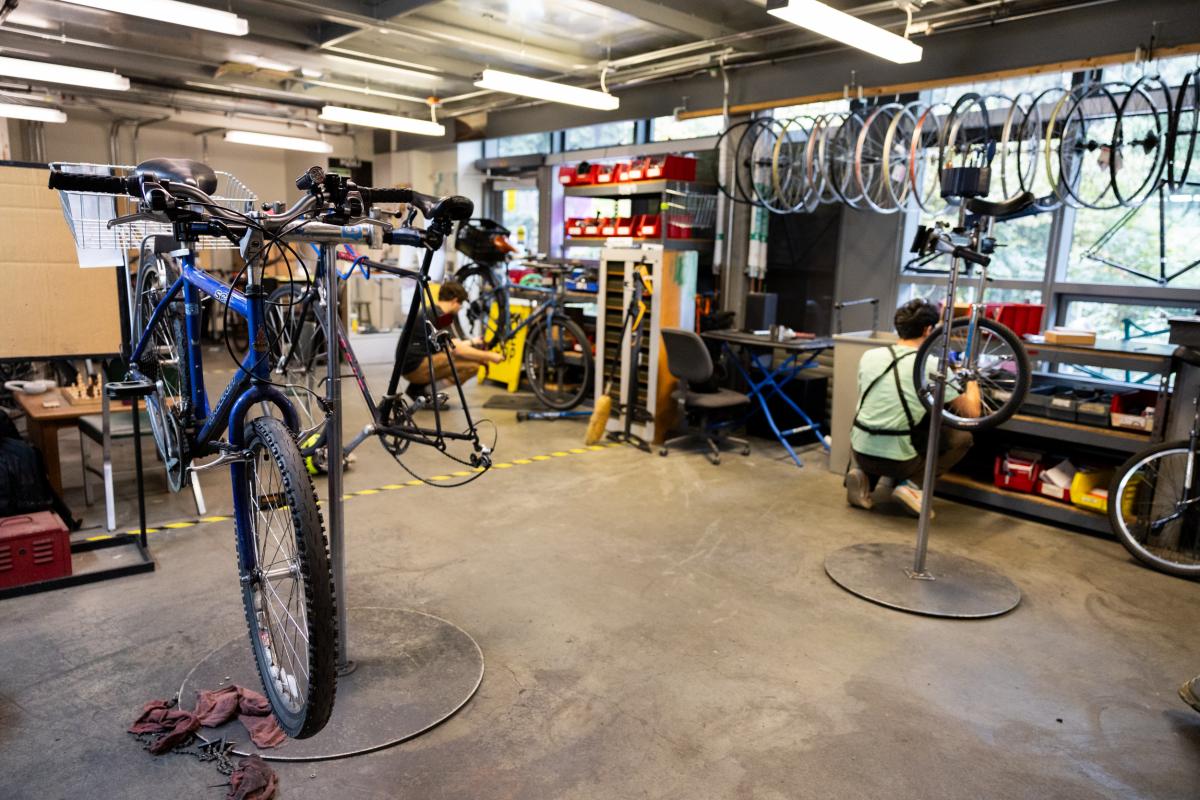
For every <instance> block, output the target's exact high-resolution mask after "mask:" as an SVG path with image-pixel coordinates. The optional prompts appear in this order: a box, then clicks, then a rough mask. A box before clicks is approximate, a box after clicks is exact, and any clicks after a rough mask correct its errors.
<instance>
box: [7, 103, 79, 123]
mask: <svg viewBox="0 0 1200 800" xmlns="http://www.w3.org/2000/svg"><path fill="white" fill-rule="evenodd" d="M0 117H8V118H10V119H31V120H34V121H35V122H66V121H67V115H66V114H64V113H63V112H61V111H59V110H58V109H57V108H46V107H45V106H23V105H20V104H18V103H0Z"/></svg>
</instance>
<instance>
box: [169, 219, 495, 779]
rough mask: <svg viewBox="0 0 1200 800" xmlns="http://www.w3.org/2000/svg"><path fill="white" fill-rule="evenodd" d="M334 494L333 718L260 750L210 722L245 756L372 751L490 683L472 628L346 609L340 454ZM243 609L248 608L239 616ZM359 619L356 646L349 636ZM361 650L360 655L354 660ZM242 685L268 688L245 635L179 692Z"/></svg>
mask: <svg viewBox="0 0 1200 800" xmlns="http://www.w3.org/2000/svg"><path fill="white" fill-rule="evenodd" d="M336 250H337V245H336V243H328V242H327V243H324V244H323V246H322V249H321V259H322V266H323V268H324V280H325V282H324V284H323V285H322V287H321V288H322V290H323V291H324V293H325V297H326V311H327V313H328V316H327V317H326V319H325V322H326V330H327V331H337V330H338V319H339V317H338V277H337V261H336ZM329 339H330V343H331V345H335V346H336V347H335V346H331V347H330V348H329V354H330V357H329V358H328V359H327V361H328V373H327V380H326V384H325V401H326V403H327V404H328V405H329V408H330V412H331V413H330V414H329V416H328V420H327V422H326V423H325V424H326V426H327V427H326V443H327V446H328V448H329V450H328V452H329V453H339V452H341V449H342V417H343V409H342V405H341V394H342V393H341V380H340V379H341V374H340V373H341V361H342V360H341V357H340V348H341V341H340V339H339V337H338V336H337V335H336V334H335V335H331V336H330V337H329ZM327 461H328V462H329V472H328V484H327V495H326V498H325V500H324V502H322V504H321V510H322V513H323V514H324V516H325V525H326V529H327V530H328V531H329V551H330V558H331V562H332V564H331V565H332V569H333V582H334V589H335V592H336V597H337V609H338V620H337V624H338V685H337V700H336V702H335V703H334V707H333V716H332V717H330V720H329V724H327V725H326V726H325V728H324V729H323V730H322V731H321V732H320V733H318V734H317V735H316V736H313V737H311V738H308V739H289V740H287V741H286V742H285V743H284V744H283V745H281V746H280V747H278V748H272V749H268V750H260V749H259V748H257V747H255V746H254V744H253V743H252V742H250V741H249V740H248V738H249V737H248V736H247V735H246V733H245V731H244V730H242V728H241V724H240V723H238V722H236V721H234V722H231V723H228V724H226V725H225V726H222V727H221V728H218V729H216V730H215V731H208V730H207V729H205V731H204V734H205V738H206V740H212V739H220V738H221V737H226V738H228V739H229V740H231V741H232V740H235V739H236V740H237V741H238V746H237V747H236V748H235V749H234V752H235V753H236V754H238V755H249V754H257V755H259V756H262V758H264V759H266V760H268V761H325V760H329V759H335V758H346V757H348V756H355V755H361V754H363V753H370V752H373V751H375V750H382V749H383V748H385V747H391V746H393V745H397V744H400V743H401V742H404V741H407V740H409V739H412V738H414V737H416V736H419V735H420V734H422V733H425V732H426V731H428V730H430V729H431V728H433V727H435V726H436V725H438V724H440V723H441V722H443V721H445V720H446V719H448V718H449V717H450V716H451V715H453V714H454V713H455V712H456V711H458V710H459V709H460V708H462V707H463V706H464V705H466V704H467V702H468V701H469V700H470V699H471V698H472V697H473V696H474V695H475V691H476V690H477V689H478V688H479V684H480V682H481V681H482V680H483V653H482V651H481V650H480V649H479V645H477V644H476V643H475V640H474V639H472V638H471V637H470V636H469V635H468V634H467V633H466V632H465V631H463V630H462V629H461V628H459V627H458V626H457V625H454V624H452V623H450V622H447V621H446V620H444V619H441V618H439V617H435V616H433V615H431V614H425V613H422V612H420V611H413V610H411V609H402V608H380V607H373V606H356V607H354V608H350V609H349V610H348V612H347V605H348V604H347V602H346V599H347V598H346V595H347V584H346V529H345V521H344V517H343V514H342V502H343V500H344V495H343V493H342V467H343V464H342V461H343V460H342V459H341V458H335V457H330V458H328V459H327ZM239 616H240V615H239ZM351 626H353V631H354V636H353V640H354V646H353V651H351V648H350V645H349V643H348V639H349V638H350V637H349V636H348V634H349V632H350V628H351ZM351 656H353V659H351ZM230 683H236V684H238V685H241V686H247V687H250V688H253V689H255V690H256V691H257V690H258V689H259V688H260V681H259V677H258V672H257V670H256V668H255V666H254V659H253V656H252V655H251V653H250V648H249V647H247V646H246V634H245V632H244V631H243V632H242V633H241V634H240V635H239V636H237V637H235V638H234V639H232V640H230V641H229V642H226V643H225V644H223V645H221V646H220V647H218V648H217V649H216V650H213V651H212V652H211V653H209V654H208V655H207V656H206V657H205V658H204V660H202V661H201V662H200V663H199V664H197V665H196V666H195V667H193V668H192V671H191V672H190V673H188V675H187V677H186V678H184V681H183V685H182V686H181V687H180V690H179V699H180V703H181V704H182V705H184V706H185V707H188V706H190V704H191V703H192V702H193V699H194V694H195V692H196V691H197V690H200V689H217V688H219V687H221V686H225V685H228V684H230Z"/></svg>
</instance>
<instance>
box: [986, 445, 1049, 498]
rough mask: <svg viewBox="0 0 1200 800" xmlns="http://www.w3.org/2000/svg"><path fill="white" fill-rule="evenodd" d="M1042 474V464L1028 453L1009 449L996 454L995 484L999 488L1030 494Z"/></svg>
mask: <svg viewBox="0 0 1200 800" xmlns="http://www.w3.org/2000/svg"><path fill="white" fill-rule="evenodd" d="M1041 475H1042V464H1041V462H1040V461H1039V460H1038V458H1037V457H1036V456H1035V455H1033V454H1030V453H1021V452H1019V451H1015V450H1014V451H1010V452H1008V453H1005V454H1004V455H1000V456H996V467H995V471H994V477H995V481H994V482H995V484H996V485H997V486H999V487H1000V488H1001V489H1009V490H1011V491H1014V492H1025V493H1026V494H1032V493H1033V492H1034V491H1035V489H1036V487H1037V485H1038V478H1040V477H1041Z"/></svg>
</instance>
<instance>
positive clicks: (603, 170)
mask: <svg viewBox="0 0 1200 800" xmlns="http://www.w3.org/2000/svg"><path fill="white" fill-rule="evenodd" d="M624 166H626V165H625V164H598V165H597V166H596V178H595V183H597V184H601V185H603V184H608V183H616V182H617V181H618V180H620V179H619V178H618V177H617V176H618V175H619V174H620V170H621V167H624Z"/></svg>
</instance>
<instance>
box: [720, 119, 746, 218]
mask: <svg viewBox="0 0 1200 800" xmlns="http://www.w3.org/2000/svg"><path fill="white" fill-rule="evenodd" d="M754 122H755V120H752V119H745V120H742V121H741V122H735V123H734V124H732V125H730V126H729V127H728V128H726V129H725V130H723V131H721V135H720V136H718V137H717V142H716V144H714V145H713V150H714V151H715V155H714V158H713V161H714V163H715V164H718V165H719V164H724V166H725V170H724V174H721V171H720V170H718V174H717V176H716V178H717V189H718V190H719V191H720V192H721V194H723V195H725V196H726V197H727V198H729V199H730V200H732V201H734V202H735V203H749V202H750V200H749V199H748V198H746V197H743V196H741V195H740V194H739V189H738V186H739V180H738V172H739V170H741V169H742V167H741V163H740V162H739V160H738V153H739V151H740V150H741V146H742V139H743V138H744V137H745V135H746V131H747V130H748V129H749V127H750V126H751V125H752V124H753V123H754ZM731 143H732V144H731ZM723 147H728V148H729V151H730V156H729V158H727V159H725V160H724V161H722V159H721V150H722V148H723Z"/></svg>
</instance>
